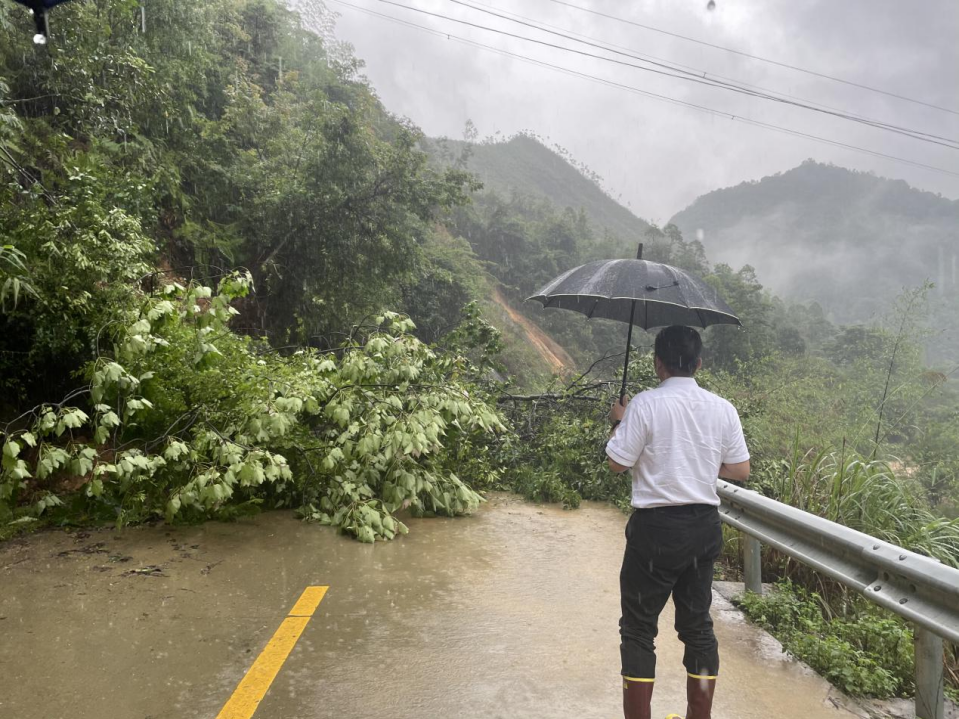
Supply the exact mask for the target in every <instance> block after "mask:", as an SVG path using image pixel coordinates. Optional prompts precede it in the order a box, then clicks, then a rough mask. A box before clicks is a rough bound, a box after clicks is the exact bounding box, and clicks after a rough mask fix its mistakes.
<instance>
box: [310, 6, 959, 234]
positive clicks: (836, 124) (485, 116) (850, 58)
mask: <svg viewBox="0 0 959 719" xmlns="http://www.w3.org/2000/svg"><path fill="white" fill-rule="evenodd" d="M310 1H311V0H299V2H300V4H302V3H303V2H310ZM348 1H349V2H350V3H352V4H354V5H358V6H362V7H365V8H369V9H371V10H374V11H376V12H379V13H382V14H385V15H390V16H393V17H396V18H402V19H403V20H406V21H409V22H413V23H416V24H419V25H424V26H428V27H429V28H433V29H435V30H438V31H442V32H443V33H449V34H450V35H453V36H457V37H460V38H467V39H469V40H472V41H474V42H477V43H482V44H484V45H489V46H492V47H495V48H498V49H500V50H504V51H508V52H511V53H516V54H519V55H524V56H527V57H529V58H534V59H536V60H540V61H543V62H548V63H552V64H555V65H560V66H563V67H565V68H570V69H573V70H575V71H577V72H580V73H583V74H588V75H592V76H596V77H600V78H604V79H607V80H610V81H612V82H615V83H620V84H622V85H629V86H632V87H635V88H638V89H641V90H645V91H648V92H652V93H658V94H661V95H667V96H669V97H672V98H675V99H678V100H682V101H684V102H690V103H695V104H699V105H703V106H706V107H709V108H713V109H715V110H717V111H720V112H721V113H723V114H720V115H716V114H709V113H705V112H702V111H697V110H693V109H689V108H686V107H680V106H676V105H673V104H669V103H667V102H664V101H662V100H658V99H653V98H650V97H646V96H642V95H639V94H636V93H634V92H630V91H626V90H622V89H618V88H614V87H609V86H607V85H603V84H600V83H599V82H596V81H592V80H586V79H583V78H580V77H573V76H570V75H568V74H563V73H561V72H558V71H556V70H553V69H548V68H544V67H541V66H536V65H533V64H531V63H529V62H527V61H523V60H520V59H516V58H513V57H507V56H504V55H501V54H497V53H495V52H492V51H490V50H487V49H481V48H479V47H475V46H472V45H468V44H466V43H464V42H461V41H457V40H456V39H455V38H447V37H446V36H445V35H443V36H440V35H437V34H433V33H428V32H425V31H423V30H419V29H414V28H410V27H406V26H403V25H400V24H398V23H395V22H390V21H387V20H384V19H382V18H379V17H372V16H370V15H367V14H363V13H360V12H358V11H356V10H354V9H352V8H349V7H346V6H344V5H342V4H340V3H338V2H335V1H334V0H330V1H329V2H328V3H327V5H328V7H329V8H330V9H331V10H333V11H334V12H336V13H339V15H340V16H339V17H338V18H337V21H336V36H337V37H338V38H339V39H341V40H343V41H345V42H348V43H349V44H351V45H352V46H353V48H354V51H355V53H356V55H357V56H358V57H359V58H361V59H362V60H363V61H364V62H365V64H366V66H365V68H364V70H363V72H364V73H365V74H366V76H367V77H368V78H369V80H370V83H371V84H372V85H373V87H374V88H375V89H376V91H377V93H378V94H379V96H380V97H381V98H382V100H383V102H384V103H385V105H386V106H387V108H389V109H390V110H391V111H393V112H395V113H397V114H399V115H403V116H406V117H409V118H410V119H411V120H413V121H414V122H415V123H416V124H417V125H419V126H420V127H421V128H422V129H423V130H424V131H425V132H426V133H427V134H429V135H433V136H439V135H445V136H448V137H453V138H461V137H462V135H463V128H464V125H465V123H466V121H467V119H471V120H472V121H473V122H474V123H475V124H476V127H477V129H478V130H479V133H480V136H481V137H487V136H493V135H495V134H496V133H501V134H502V135H511V134H513V133H515V132H517V131H519V130H524V129H527V130H532V131H534V132H536V133H538V134H540V135H543V136H545V137H548V138H549V140H550V141H551V142H553V143H557V144H559V145H561V146H563V147H565V148H566V149H568V150H569V151H570V152H571V153H572V154H573V155H574V156H575V157H576V158H577V159H578V160H580V161H581V162H583V163H585V164H587V165H588V166H589V167H590V168H592V169H593V170H594V171H595V172H597V173H599V175H601V176H602V177H603V178H604V181H605V184H606V186H607V187H608V188H609V189H610V190H611V192H612V194H613V195H614V196H615V195H621V201H622V202H623V203H624V204H627V205H628V206H629V207H630V208H631V209H632V210H633V211H634V212H635V213H636V214H638V215H640V216H641V217H644V218H646V219H650V220H652V221H655V222H659V223H664V222H665V221H667V220H668V219H669V218H670V217H671V216H672V215H673V214H674V213H675V212H677V211H679V210H681V209H682V208H684V207H685V206H686V205H688V204H689V203H690V202H692V201H693V200H694V199H695V198H696V197H697V196H698V195H701V194H703V193H705V192H708V191H710V190H713V189H716V188H719V187H726V186H729V185H734V184H738V183H739V182H742V181H744V180H756V179H759V178H761V177H763V176H765V175H769V174H773V173H776V172H781V171H784V170H788V169H789V168H791V167H794V166H795V165H797V164H799V163H800V162H802V161H803V160H805V159H806V158H813V159H815V160H817V161H820V162H831V163H835V164H837V165H842V166H845V167H850V168H855V169H859V170H868V171H873V172H875V173H876V174H878V175H882V176H885V177H893V178H902V179H904V180H906V181H908V182H909V183H910V184H912V185H914V186H917V187H921V188H923V189H927V190H930V191H933V192H939V193H942V194H943V195H945V196H947V197H949V198H952V199H955V198H957V197H959V177H957V176H950V175H947V174H943V173H939V172H934V171H931V170H926V169H922V168H918V167H913V166H910V165H906V164H902V163H899V162H895V161H892V160H887V159H882V158H877V157H873V156H870V155H867V154H863V153H860V152H855V151H852V150H849V149H845V148H840V147H835V146H830V145H827V144H823V143H820V142H813V141H810V140H808V139H803V138H799V137H795V136H790V135H787V134H783V133H781V132H775V131H771V130H767V129H763V128H759V127H755V126H751V125H749V124H746V123H744V122H741V121H739V120H732V119H730V116H731V115H732V116H736V117H738V118H748V119H751V120H756V121H760V122H764V123H769V124H774V125H781V126H784V127H788V128H790V129H793V130H797V131H800V132H804V133H808V134H813V135H819V136H822V137H826V138H829V139H830V140H834V141H837V142H842V143H846V144H851V145H858V146H861V147H865V148H868V149H871V150H874V151H878V152H882V153H885V154H889V155H896V156H899V157H903V158H908V159H910V160H913V161H916V162H920V163H923V164H927V165H933V166H937V167H940V168H945V169H948V170H951V171H953V172H956V173H959V150H954V149H949V148H946V147H941V146H938V145H933V144H929V143H925V142H918V141H915V140H912V139H909V138H905V137H902V136H899V135H894V134H890V133H887V132H883V131H880V130H877V129H874V128H870V127H865V126H863V125H861V124H857V123H851V122H848V121H845V120H840V119H837V118H832V117H826V116H823V115H819V114H817V113H813V112H810V111H808V110H803V109H799V108H791V107H786V106H783V105H780V104H778V103H773V102H769V101H768V100H763V99H758V98H752V97H747V96H744V95H740V94H733V93H730V92H727V91H724V90H719V89H715V88H710V87H703V86H701V85H695V84H692V83H689V82H684V81H682V80H678V79H674V78H669V77H662V76H657V75H655V74H652V73H650V72H644V71H641V70H637V69H634V68H630V67H623V66H617V65H614V64H611V63H608V62H603V61H601V60H596V59H592V58H587V57H583V56H581V55H574V54H570V53H568V52H563V51H560V50H555V49H551V48H547V47H543V46H538V45H534V44H531V43H529V42H525V41H523V40H520V39H514V38H509V37H505V36H502V35H497V34H494V33H492V32H487V31H484V30H480V29H477V28H471V27H467V26H464V25H461V24H457V23H454V22H450V21H448V20H444V19H440V18H436V17H429V16H426V15H422V14H419V13H415V12H411V11H409V10H405V9H403V8H400V7H396V6H395V5H389V4H386V3H384V2H381V1H380V0H348ZM391 1H393V0H391ZM464 1H466V2H470V3H472V4H474V5H481V6H483V7H486V8H488V9H492V10H495V11H497V12H501V13H504V14H505V13H511V14H513V15H518V16H523V17H525V18H528V19H530V20H533V21H535V22H536V23H538V24H548V25H551V26H553V27H554V28H558V29H560V30H561V31H563V32H565V33H567V34H569V33H578V34H579V35H580V36H588V37H589V38H591V41H598V42H601V43H605V44H612V45H616V46H619V47H621V48H625V49H627V50H628V51H630V52H633V53H641V54H643V55H644V56H647V57H655V58H659V59H662V60H665V61H668V62H670V63H673V64H682V65H684V66H687V67H689V68H693V69H696V70H700V71H703V72H706V73H707V74H708V76H709V77H719V76H724V77H726V78H732V79H734V80H736V81H738V82H740V83H749V84H751V85H758V86H761V87H763V88H764V89H767V90H772V91H775V92H777V93H787V94H789V95H793V96H797V97H801V98H803V99H806V100H811V101H814V102H815V103H818V104H822V105H828V106H830V107H833V108H837V109H840V110H843V111H847V112H852V113H856V114H859V115H863V116H867V117H869V118H870V119H876V120H880V121H883V122H887V123H892V124H896V125H899V126H903V127H908V128H909V129H915V130H921V131H923V132H927V133H932V134H936V135H940V136H944V137H949V138H954V139H959V114H950V113H947V112H943V111H941V110H935V109H931V108H929V107H924V106H921V105H917V104H913V103H909V102H904V101H902V100H898V99H895V98H892V97H889V96H886V95H881V94H877V93H874V92H869V91H866V90H862V89H859V88H856V87H852V86H849V85H843V84H839V83H836V82H832V81H829V80H826V79H823V78H820V77H815V76H813V75H809V74H805V73H802V72H797V71H794V70H789V69H786V68H783V67H777V66H775V65H772V64H769V63H765V62H760V61H756V60H752V59H749V58H746V57H742V56H740V55H735V54H732V53H729V52H725V51H722V50H718V49H713V48H710V47H706V46H703V45H700V44H695V43H692V42H688V41H686V40H682V39H678V38H675V37H670V36H668V35H664V34H661V33H657V32H653V31H650V30H646V29H643V28H640V27H636V26H633V25H628V24H625V23H623V22H618V21H615V20H611V19H607V18H603V17H599V16H597V15H592V14H589V13H585V12H582V11H580V10H576V9H573V8H570V7H565V6H563V5H560V4H558V3H556V2H554V1H553V0H464ZM569 1H570V2H571V3H573V4H576V5H581V6H586V7H589V8H592V9H594V10H597V11H600V12H604V13H607V14H610V15H616V16H618V17H622V18H626V19H629V20H632V21H634V22H637V23H642V24H643V25H649V26H653V27H656V28H659V29H662V30H667V31H670V32H673V33H677V34H681V35H686V36H689V37H692V38H696V39H698V40H702V41H705V42H708V43H712V44H714V45H720V46H723V47H728V48H734V49H736V50H739V51H741V52H745V53H749V54H752V55H758V56H762V57H764V58H769V59H772V60H776V61H778V62H781V63H785V64H789V65H795V66H799V67H802V68H805V69H808V70H813V71H815V72H819V73H822V74H827V75H833V76H836V77H840V78H843V79H845V80H848V81H850V82H854V83H858V84H862V85H868V86H870V87H875V88H879V89H882V90H885V91H887V92H890V93H895V94H897V95H903V96H907V97H909V98H913V99H917V100H921V101H923V102H926V103H929V104H932V105H938V106H941V107H945V108H951V109H953V110H955V111H956V112H959V2H956V1H955V0H923V1H922V2H902V1H901V0H841V1H839V0H818V1H816V0H796V1H795V2H790V1H789V0H715V2H716V7H715V9H714V10H712V11H710V10H708V9H707V7H706V0H569ZM395 2H396V3H398V4H401V5H408V6H415V7H418V8H421V9H424V10H428V11H431V12H435V13H438V14H442V15H447V16H450V17H455V18H459V19H463V20H467V21H470V22H473V23H476V24H479V25H486V26H490V27H494V28H497V29H501V30H504V31H507V32H512V33H515V34H519V35H525V36H529V37H535V38H538V39H541V40H543V41H544V42H551V43H555V44H562V45H565V46H569V47H577V48H579V49H580V50H582V51H585V52H593V53H598V54H607V55H609V53H605V52H603V51H601V50H596V49H592V48H589V47H586V46H584V45H580V44H578V43H575V42H572V41H570V40H565V39H562V38H558V37H556V36H550V35H548V34H544V33H542V32H540V31H538V30H535V29H531V28H529V27H523V26H521V25H517V24H515V23H511V22H509V21H506V20H501V19H499V18H496V17H491V16H490V15H488V14H485V13H482V12H478V11H476V10H472V9H470V8H468V7H464V6H462V5H457V4H455V3H454V2H453V0H395ZM293 4H296V0H293ZM610 56H611V57H617V56H616V55H610ZM619 59H621V60H624V61H626V62H633V63H636V61H635V60H631V59H630V58H627V57H622V56H619Z"/></svg>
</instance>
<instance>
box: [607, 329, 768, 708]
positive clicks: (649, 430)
mask: <svg viewBox="0 0 959 719" xmlns="http://www.w3.org/2000/svg"><path fill="white" fill-rule="evenodd" d="M702 347H703V343H702V339H701V338H700V336H699V333H698V332H696V330H694V329H692V328H689V327H680V326H673V327H667V328H666V329H664V330H662V331H661V332H660V333H659V334H658V335H657V336H656V343H655V346H654V354H655V359H654V361H655V365H656V375H657V376H658V377H659V379H660V385H659V386H658V387H656V388H655V389H651V390H647V391H646V392H642V393H641V394H639V395H637V396H636V397H635V398H633V400H632V401H630V402H629V403H628V405H627V404H626V400H625V399H624V400H622V402H618V403H616V404H614V405H613V408H612V409H611V410H610V419H611V420H612V422H613V433H612V436H611V437H610V440H609V442H608V443H607V445H606V454H607V455H608V456H609V466H610V468H611V469H612V470H613V471H614V472H625V471H626V470H627V469H630V470H631V473H632V481H633V494H632V505H633V507H634V508H635V509H634V511H633V514H632V516H631V517H630V518H629V522H628V523H627V525H626V555H625V557H624V558H623V568H622V571H621V572H620V575H619V584H620V593H621V602H622V610H623V616H622V618H621V619H620V622H619V627H620V629H619V631H620V636H621V644H620V652H621V655H622V663H623V670H622V674H623V711H624V713H625V716H626V719H650V699H651V697H652V693H653V681H654V679H655V676H656V653H655V647H654V643H653V642H654V639H655V638H656V633H657V631H658V621H659V614H660V612H661V611H662V609H663V607H664V606H665V604H666V601H667V600H668V599H669V597H670V595H672V597H673V604H674V606H675V609H676V631H677V633H678V634H679V638H680V640H681V641H682V642H683V644H684V645H685V647H686V651H685V654H684V656H683V664H684V665H685V666H686V672H687V680H686V694H687V706H686V719H710V712H711V708H712V701H713V691H714V690H715V687H716V677H717V675H718V673H719V647H718V644H717V642H716V635H715V634H714V633H713V622H712V618H711V617H710V616H709V607H710V605H711V603H712V582H713V562H714V561H715V560H716V559H717V558H718V557H719V554H720V551H721V549H722V539H723V537H722V526H721V524H720V520H719V511H718V507H719V496H718V494H717V493H716V480H717V478H718V477H722V478H724V479H729V480H732V481H736V482H742V481H745V480H746V479H747V478H748V476H749V452H748V450H747V449H746V441H745V439H744V438H743V430H742V424H741V423H740V420H739V414H738V413H737V412H736V409H735V408H734V407H733V406H732V405H731V404H730V403H729V402H727V401H726V400H724V399H722V398H721V397H718V396H717V395H715V394H713V393H712V392H707V391H706V390H704V389H702V388H701V387H699V385H698V384H697V382H696V380H695V379H694V377H693V375H695V374H696V371H697V370H698V369H699V368H700V367H701V366H702V359H701V358H700V355H701V353H702Z"/></svg>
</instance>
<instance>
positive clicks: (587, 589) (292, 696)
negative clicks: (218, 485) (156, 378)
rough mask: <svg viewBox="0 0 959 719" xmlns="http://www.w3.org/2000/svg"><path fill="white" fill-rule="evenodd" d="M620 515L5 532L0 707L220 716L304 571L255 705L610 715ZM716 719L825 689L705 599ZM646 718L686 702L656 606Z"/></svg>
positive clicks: (806, 715) (272, 517)
mask: <svg viewBox="0 0 959 719" xmlns="http://www.w3.org/2000/svg"><path fill="white" fill-rule="evenodd" d="M625 521H626V517H625V516H624V515H623V514H621V513H620V512H618V511H617V510H615V509H613V508H610V507H607V506H604V505H595V504H590V503H584V506H583V508H581V509H579V510H577V511H572V512H564V511H563V510H561V509H559V508H557V507H551V506H550V507H543V506H538V505H532V504H527V503H524V502H522V501H520V500H517V499H515V498H513V497H510V496H507V495H496V496H494V497H493V498H492V500H491V501H490V502H489V503H488V504H487V505H485V506H484V507H483V508H482V509H481V510H480V511H479V512H478V513H477V514H476V515H475V516H473V517H471V518H465V519H457V520H446V519H424V520H411V521H410V522H409V524H410V530H411V531H410V534H409V536H407V537H403V538H401V539H400V540H397V541H395V542H392V543H388V544H377V545H376V546H369V545H362V544H359V543H358V542H355V541H352V540H349V539H346V538H343V537H338V536H336V534H335V533H334V532H333V531H332V530H329V529H327V528H324V527H318V526H315V525H308V524H304V523H303V522H301V521H299V520H297V519H295V518H294V517H293V516H292V514H289V513H268V514H264V515H261V516H259V517H256V518H254V519H251V520H246V521H243V522H240V523H237V524H206V525H203V526H200V527H187V528H177V529H172V528H169V527H164V526H158V527H141V528H132V529H126V530H123V531H120V532H117V531H110V530H107V531H93V532H89V533H87V532H80V533H73V534H66V533H44V534H40V535H37V536H33V537H27V538H24V539H21V540H16V541H14V542H8V543H6V544H4V545H0V637H2V639H0V672H2V675H3V676H4V678H5V682H4V692H3V693H2V694H0V716H2V717H16V718H17V719H55V718H57V717H64V718H66V717H70V719H107V718H113V717H116V718H118V719H128V718H129V719H173V718H178V719H179V718H181V717H208V718H211V719H212V718H213V717H216V715H217V713H218V712H219V710H220V708H221V707H222V706H223V705H224V703H225V702H226V701H227V699H228V698H229V697H230V695H231V693H232V692H233V690H234V689H235V688H236V686H237V684H238V683H239V682H240V680H241V679H242V677H243V676H244V674H245V672H246V671H247V669H248V668H249V667H250V665H251V664H252V663H253V660H254V659H255V658H256V657H257V655H258V654H259V653H260V651H261V650H262V649H263V647H264V645H265V644H266V643H267V641H268V640H269V639H270V637H271V636H272V635H273V633H274V631H276V629H277V627H278V626H279V624H280V622H281V621H282V620H283V618H284V617H286V615H287V613H288V612H289V611H290V608H291V607H292V605H293V603H294V602H295V601H296V600H297V598H298V597H299V596H300V594H301V592H302V591H303V590H304V588H305V587H307V586H309V585H326V586H329V590H328V592H327V594H326V596H325V598H324V599H323V601H322V603H321V604H320V605H319V608H318V609H317V610H316V613H315V614H314V616H313V618H312V619H311V620H310V621H309V623H308V624H307V626H306V628H305V630H304V631H303V634H302V636H301V637H300V639H299V641H298V643H297V644H296V646H295V648H294V649H293V651H292V653H291V654H290V656H289V658H288V659H287V661H286V662H285V664H283V666H282V668H281V670H280V672H279V674H278V676H277V678H276V680H275V681H274V682H273V685H272V687H271V689H270V691H269V693H268V694H267V695H266V698H265V699H264V700H263V702H262V703H261V704H260V707H259V709H258V710H257V712H256V715H255V716H256V717H257V718H258V719H266V718H270V719H294V718H302V719H317V718H320V717H338V718H340V719H353V718H356V719H379V718H380V717H382V718H384V719H386V718H387V717H389V718H390V719H415V718H419V717H430V718H433V717H435V718H437V719H439V718H443V719H445V718H447V717H477V718H478V717H484V718H487V717H502V718H503V719H506V718H509V719H527V718H529V719H532V718H533V717H536V718H538V719H542V718H543V717H557V718H558V717H569V718H570V719H574V718H578V719H586V718H588V719H592V718H594V717H595V718H596V719H599V718H600V717H603V718H604V719H609V718H611V717H615V716H621V708H620V707H621V683H620V680H619V677H618V670H619V637H618V632H617V621H618V618H619V596H618V574H619V566H620V562H621V559H622V550H623V542H624V540H623V527H624V524H625ZM716 615H717V616H716V618H717V633H718V635H719V640H720V651H721V652H722V659H723V671H722V676H721V679H720V684H719V690H718V693H717V699H716V710H715V712H714V715H715V716H716V717H718V718H722V717H736V718H737V719H760V718H763V719H767V718H768V717H770V716H777V717H779V718H780V719H790V717H797V718H799V717H801V718H802V719H835V718H837V717H849V716H851V715H849V714H846V713H844V712H841V711H840V710H838V709H835V708H833V707H832V706H831V705H829V704H827V703H826V702H825V701H824V700H825V698H826V695H827V693H828V686H827V685H826V684H825V683H824V682H823V681H822V680H820V679H819V678H817V677H815V676H812V675H810V674H809V673H808V672H806V671H804V670H803V669H802V668H800V667H798V666H797V665H795V664H793V663H792V662H789V661H786V660H784V659H783V658H782V657H781V656H780V655H779V654H778V653H777V652H776V651H775V647H771V646H770V644H769V642H768V641H767V640H765V639H764V638H763V635H762V634H761V633H759V632H757V631H755V630H754V629H752V628H751V627H749V626H748V625H745V624H744V623H743V622H742V621H741V620H740V619H739V618H738V615H736V614H735V613H733V612H727V611H722V610H721V609H720V611H718V612H717V613H716ZM658 644H659V655H660V659H659V674H660V677H659V678H658V681H657V686H656V692H655V695H654V700H653V709H654V711H653V715H654V716H665V715H666V714H667V713H669V712H682V711H683V710H684V708H685V700H684V694H683V692H684V687H685V670H684V669H683V667H682V664H681V657H682V649H681V645H680V644H679V642H678V640H677V639H676V637H675V632H673V630H672V614H671V607H668V608H667V612H666V613H664V615H663V617H662V620H661V625H660V638H659V641H658Z"/></svg>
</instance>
